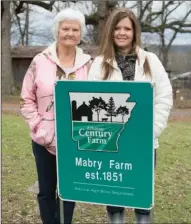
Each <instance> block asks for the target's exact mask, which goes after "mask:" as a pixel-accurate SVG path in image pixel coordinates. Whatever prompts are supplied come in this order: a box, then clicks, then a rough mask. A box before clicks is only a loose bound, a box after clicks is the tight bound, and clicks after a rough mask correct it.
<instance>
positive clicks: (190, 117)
mask: <svg viewBox="0 0 191 224" xmlns="http://www.w3.org/2000/svg"><path fill="white" fill-rule="evenodd" d="M2 111H3V112H4V111H6V112H12V113H17V114H18V113H20V109H19V104H18V103H15V102H14V103H7V102H2ZM169 119H170V120H177V121H185V122H189V121H191V108H188V109H179V108H173V109H172V110H171V114H170V118H169Z"/></svg>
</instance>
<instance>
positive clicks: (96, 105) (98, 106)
mask: <svg viewBox="0 0 191 224" xmlns="http://www.w3.org/2000/svg"><path fill="white" fill-rule="evenodd" d="M106 106H107V104H106V102H105V101H104V100H103V99H102V98H101V97H100V98H96V97H93V98H92V100H90V101H89V107H90V108H91V109H92V110H94V111H95V112H96V113H97V121H99V114H100V111H101V110H106Z"/></svg>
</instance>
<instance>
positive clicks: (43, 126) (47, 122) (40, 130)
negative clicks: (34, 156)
mask: <svg viewBox="0 0 191 224" xmlns="http://www.w3.org/2000/svg"><path fill="white" fill-rule="evenodd" d="M33 136H34V138H35V139H34V140H35V141H36V142H37V143H38V144H40V145H42V146H45V147H48V146H49V145H50V144H51V143H52V142H53V140H54V137H55V124H54V116H53V115H52V114H48V113H45V115H44V116H43V118H42V121H41V122H40V123H39V125H38V126H37V127H36V130H35V133H34V135H33Z"/></svg>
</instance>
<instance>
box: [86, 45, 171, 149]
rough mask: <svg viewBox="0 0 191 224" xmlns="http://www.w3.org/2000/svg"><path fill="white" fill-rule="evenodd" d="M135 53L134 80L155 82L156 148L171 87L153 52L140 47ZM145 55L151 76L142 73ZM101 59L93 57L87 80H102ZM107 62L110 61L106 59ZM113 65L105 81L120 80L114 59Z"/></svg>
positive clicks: (120, 75) (169, 104) (119, 71)
mask: <svg viewBox="0 0 191 224" xmlns="http://www.w3.org/2000/svg"><path fill="white" fill-rule="evenodd" d="M137 53H138V57H139V59H140V61H139V62H138V60H137V61H136V66H135V81H151V82H152V83H154V84H155V108H154V111H155V114H154V148H158V147H159V143H158V137H159V136H160V134H161V133H162V131H163V130H164V129H165V128H166V125H167V121H168V116H169V113H170V110H171V107H172V104H173V103H172V87H171V84H170V80H169V78H168V75H167V73H166V72H165V69H164V67H163V65H162V63H161V61H160V60H159V59H158V57H157V56H156V55H155V54H153V53H151V52H147V51H144V50H143V49H141V48H137ZM146 56H147V57H148V60H149V64H150V68H151V72H152V76H149V75H145V74H144V69H143V65H144V62H145V58H146ZM102 60H103V57H102V56H98V57H96V58H95V59H94V61H93V63H92V65H91V68H90V71H89V75H88V80H95V81H96V80H97V81H99V80H102V75H103V74H102V72H101V70H102V69H101V64H102ZM108 63H110V62H109V61H108ZM113 67H114V70H113V73H112V74H111V76H110V77H109V80H107V81H122V80H123V78H122V73H121V70H120V68H119V67H118V65H117V62H116V61H114V62H113Z"/></svg>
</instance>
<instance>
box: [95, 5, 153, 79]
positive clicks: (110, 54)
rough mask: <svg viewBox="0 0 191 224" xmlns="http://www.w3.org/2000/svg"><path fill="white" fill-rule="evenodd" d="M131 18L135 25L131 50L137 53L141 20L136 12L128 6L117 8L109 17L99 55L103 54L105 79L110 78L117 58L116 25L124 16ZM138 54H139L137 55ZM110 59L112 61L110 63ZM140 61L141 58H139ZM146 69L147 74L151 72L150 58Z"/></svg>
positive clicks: (146, 61)
mask: <svg viewBox="0 0 191 224" xmlns="http://www.w3.org/2000/svg"><path fill="white" fill-rule="evenodd" d="M127 17H128V18H129V19H130V20H131V22H132V25H133V43H132V50H131V52H133V53H135V54H137V53H136V47H141V29H140V25H139V22H138V20H137V18H136V16H135V14H134V13H133V12H132V11H131V10H130V9H127V8H118V9H115V10H114V11H113V12H112V13H111V14H110V15H109V17H108V19H107V21H106V24H105V29H104V31H103V35H102V38H101V42H100V49H99V55H102V56H103V62H102V69H103V71H104V75H103V79H104V80H105V79H108V77H109V76H110V75H111V74H112V72H113V66H112V63H113V61H114V59H115V46H114V40H113V36H114V31H115V27H116V25H117V24H118V23H119V22H120V21H121V20H122V19H124V18H127ZM137 56H138V55H137ZM108 61H110V62H111V63H108ZM138 61H139V58H138ZM144 70H145V73H146V74H150V66H149V63H148V59H147V58H146V60H145V64H144Z"/></svg>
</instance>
